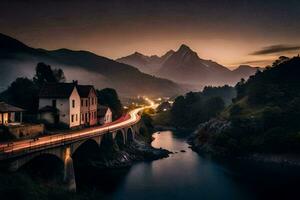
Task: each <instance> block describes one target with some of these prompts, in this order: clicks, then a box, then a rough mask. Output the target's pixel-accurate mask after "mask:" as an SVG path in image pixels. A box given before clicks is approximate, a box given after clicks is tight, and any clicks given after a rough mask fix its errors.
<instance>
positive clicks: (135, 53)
mask: <svg viewBox="0 0 300 200" xmlns="http://www.w3.org/2000/svg"><path fill="white" fill-rule="evenodd" d="M132 55H136V56H144V55H143V54H141V53H140V52H137V51H136V52H134V53H133V54H132Z"/></svg>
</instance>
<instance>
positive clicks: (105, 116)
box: [98, 105, 112, 125]
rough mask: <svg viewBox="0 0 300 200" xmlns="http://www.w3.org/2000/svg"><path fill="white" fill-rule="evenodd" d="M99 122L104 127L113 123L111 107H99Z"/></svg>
mask: <svg viewBox="0 0 300 200" xmlns="http://www.w3.org/2000/svg"><path fill="white" fill-rule="evenodd" d="M98 121H99V124H102V125H103V124H107V123H110V122H112V112H111V110H110V108H109V107H106V106H99V105H98Z"/></svg>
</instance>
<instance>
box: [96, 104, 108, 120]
mask: <svg viewBox="0 0 300 200" xmlns="http://www.w3.org/2000/svg"><path fill="white" fill-rule="evenodd" d="M108 110H110V108H109V107H107V106H100V105H98V116H99V117H104V116H105V114H106V113H107V111H108Z"/></svg>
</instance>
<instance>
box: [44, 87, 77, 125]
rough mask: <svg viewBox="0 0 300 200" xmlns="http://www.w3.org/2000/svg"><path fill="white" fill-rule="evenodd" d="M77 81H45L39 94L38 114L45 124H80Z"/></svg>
mask: <svg viewBox="0 0 300 200" xmlns="http://www.w3.org/2000/svg"><path fill="white" fill-rule="evenodd" d="M76 86H77V83H76V82H73V83H47V84H45V85H44V86H43V87H42V89H41V91H40V94H39V113H40V114H39V116H40V119H41V120H43V121H44V122H45V123H46V124H52V125H64V126H66V127H68V128H72V127H77V126H79V125H80V96H79V93H78V90H77V87H76Z"/></svg>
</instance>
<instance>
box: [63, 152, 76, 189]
mask: <svg viewBox="0 0 300 200" xmlns="http://www.w3.org/2000/svg"><path fill="white" fill-rule="evenodd" d="M64 170H65V171H64V182H65V183H66V185H67V188H68V190H70V191H74V192H75V191H76V180H75V172H74V166H73V159H72V157H71V150H70V147H67V148H66V149H65V159H64Z"/></svg>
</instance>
